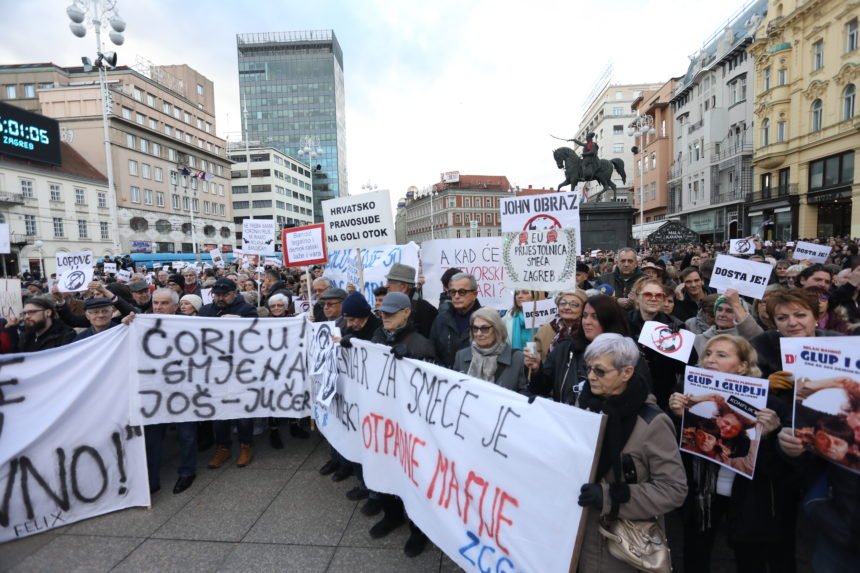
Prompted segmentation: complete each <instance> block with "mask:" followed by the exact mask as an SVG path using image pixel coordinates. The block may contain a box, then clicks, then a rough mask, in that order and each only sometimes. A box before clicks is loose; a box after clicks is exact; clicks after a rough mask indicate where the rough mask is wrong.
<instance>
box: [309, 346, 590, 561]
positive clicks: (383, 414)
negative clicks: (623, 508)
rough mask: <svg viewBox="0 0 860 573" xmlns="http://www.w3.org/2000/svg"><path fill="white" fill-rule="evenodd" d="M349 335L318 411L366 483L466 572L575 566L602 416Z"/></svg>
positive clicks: (324, 428)
mask: <svg viewBox="0 0 860 573" xmlns="http://www.w3.org/2000/svg"><path fill="white" fill-rule="evenodd" d="M352 344H353V346H352V348H349V349H345V348H340V349H339V351H340V358H339V360H338V365H339V370H340V376H339V377H338V380H337V391H336V393H335V395H334V398H333V400H332V402H331V405H330V406H329V407H325V406H324V405H322V404H321V403H320V402H315V403H314V406H313V411H314V414H313V415H314V418H315V421H316V423H317V426H318V427H319V428H320V430H321V431H322V433H323V434H324V435H325V437H326V439H328V441H329V442H330V443H331V444H332V446H334V447H335V448H336V449H337V451H338V452H340V453H341V454H343V455H344V456H346V457H347V458H349V459H350V460H352V461H355V462H359V463H361V465H362V468H363V472H364V480H365V482H366V483H367V486H368V487H369V488H371V489H373V490H374V491H380V492H384V493H391V494H395V495H397V496H399V497H400V498H402V499H403V503H404V504H405V506H406V511H407V513H408V514H409V518H410V519H411V520H413V521H414V522H415V523H416V525H417V526H418V527H420V528H421V531H423V532H424V533H426V534H427V536H428V537H429V538H430V539H431V540H432V541H433V543H435V544H436V545H437V546H438V547H439V548H441V549H442V550H443V551H444V552H445V553H446V554H447V555H448V556H449V557H450V558H451V559H453V560H454V561H455V562H456V563H457V564H458V565H459V566H460V567H462V568H463V569H465V570H467V571H479V570H484V571H486V570H490V571H568V570H574V569H575V568H576V565H575V564H574V566H573V567H571V561H572V559H573V556H574V553H575V551H574V549H575V545H576V543H577V540H578V539H579V538H580V533H581V532H582V529H581V528H582V517H583V509H582V508H581V507H580V506H579V505H578V504H577V499H578V496H579V490H580V486H581V485H582V484H584V483H588V482H590V481H593V478H592V474H593V472H594V470H593V467H594V465H595V461H596V460H595V454H596V452H597V451H598V450H599V437H600V434H601V425H602V421H603V420H602V417H601V416H600V415H597V414H593V413H590V412H587V411H585V410H581V409H579V408H571V407H569V406H565V405H563V404H559V403H556V402H552V401H549V400H546V399H543V398H538V399H537V400H535V402H534V403H532V404H529V402H528V399H527V398H526V397H525V396H521V395H519V394H516V393H514V392H511V391H509V390H506V389H504V388H501V387H499V386H496V385H495V384H491V383H489V382H484V381H482V380H478V379H477V378H471V377H469V376H466V375H464V374H460V373H457V372H454V371H451V370H447V369H445V368H442V367H439V366H435V365H432V364H428V363H425V362H420V361H417V360H411V359H408V358H406V359H402V360H397V359H395V358H394V357H392V356H391V354H390V353H389V349H388V348H386V347H384V346H380V345H376V344H370V343H367V342H363V341H357V340H353V343H352ZM535 444H541V447H539V448H536V447H535ZM535 484H540V485H539V487H536V485H535ZM548 524H552V526H551V527H549V526H548Z"/></svg>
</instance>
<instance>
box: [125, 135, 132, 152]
mask: <svg viewBox="0 0 860 573" xmlns="http://www.w3.org/2000/svg"><path fill="white" fill-rule="evenodd" d="M125 145H126V147H129V148H131V149H134V136H133V135H132V134H130V133H126V134H125Z"/></svg>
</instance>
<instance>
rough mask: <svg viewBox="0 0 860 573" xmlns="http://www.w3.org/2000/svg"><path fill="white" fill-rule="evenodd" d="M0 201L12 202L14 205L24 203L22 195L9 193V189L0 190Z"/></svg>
mask: <svg viewBox="0 0 860 573" xmlns="http://www.w3.org/2000/svg"><path fill="white" fill-rule="evenodd" d="M0 203H13V204H16V205H23V204H24V195H22V194H21V193H11V192H9V191H0Z"/></svg>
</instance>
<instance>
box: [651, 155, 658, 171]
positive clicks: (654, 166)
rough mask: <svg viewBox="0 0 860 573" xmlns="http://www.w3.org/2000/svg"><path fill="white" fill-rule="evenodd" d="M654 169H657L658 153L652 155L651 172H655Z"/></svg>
mask: <svg viewBox="0 0 860 573" xmlns="http://www.w3.org/2000/svg"><path fill="white" fill-rule="evenodd" d="M654 169H657V154H656V153H652V154H651V170H652V171H653V170H654Z"/></svg>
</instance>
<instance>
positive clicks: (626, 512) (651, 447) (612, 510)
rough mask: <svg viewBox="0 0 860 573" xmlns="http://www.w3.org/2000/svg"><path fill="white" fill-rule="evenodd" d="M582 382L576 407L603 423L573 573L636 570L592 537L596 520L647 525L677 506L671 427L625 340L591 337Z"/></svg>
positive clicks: (677, 459) (681, 491) (682, 491)
mask: <svg viewBox="0 0 860 573" xmlns="http://www.w3.org/2000/svg"><path fill="white" fill-rule="evenodd" d="M584 359H585V364H586V372H587V379H586V381H585V384H584V385H583V389H582V393H581V394H580V395H579V399H578V400H577V406H579V407H580V408H583V409H586V410H589V411H592V412H598V413H602V414H604V415H605V416H606V429H605V432H604V437H603V444H602V445H601V448H600V454H599V457H598V461H597V473H596V476H597V479H596V481H595V482H594V483H586V484H582V485H581V486H580V492H581V493H580V496H579V505H581V506H582V507H587V508H590V509H591V511H588V512H587V513H586V520H585V536H584V538H583V543H582V552H581V554H580V558H579V570H580V571H601V572H606V571H612V572H614V571H624V572H628V571H629V572H633V571H636V569H635V568H634V567H632V566H630V565H628V564H627V563H625V562H623V561H621V560H619V559H616V558H615V557H614V556H613V555H612V554H611V553H610V552H609V548H608V545H607V543H606V539H605V538H603V536H602V535H601V533H600V531H599V526H600V522H601V519H605V518H613V517H618V518H622V519H632V520H646V519H654V518H655V517H656V518H658V519H659V520H661V521H662V517H663V515H665V514H667V513H669V512H670V511H672V510H673V509H675V508H678V507H680V506H681V505H682V504H683V503H684V499H685V497H686V494H687V479H686V476H685V474H684V466H683V465H682V463H681V456H680V452H679V450H678V444H677V440H676V439H675V430H674V427H673V424H672V420H671V419H670V418H669V416H668V415H666V414H665V413H664V412H663V411H662V410H661V409H660V408H658V407H657V405H656V400H655V399H654V396H653V395H651V393H650V392H649V389H648V386H647V384H646V383H645V381H644V380H643V379H642V378H641V377H640V376H637V375H636V365H637V363H638V362H639V361H640V354H639V348H638V346H637V345H636V343H635V342H634V341H633V340H631V339H630V338H628V337H626V336H622V335H620V334H615V333H606V334H601V335H599V336H597V337H596V338H595V339H594V340H593V341H592V343H591V344H590V345H589V347H588V349H586V351H585V356H584Z"/></svg>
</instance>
